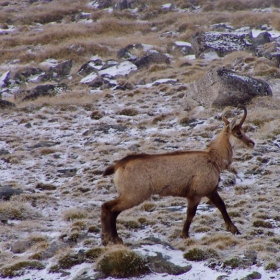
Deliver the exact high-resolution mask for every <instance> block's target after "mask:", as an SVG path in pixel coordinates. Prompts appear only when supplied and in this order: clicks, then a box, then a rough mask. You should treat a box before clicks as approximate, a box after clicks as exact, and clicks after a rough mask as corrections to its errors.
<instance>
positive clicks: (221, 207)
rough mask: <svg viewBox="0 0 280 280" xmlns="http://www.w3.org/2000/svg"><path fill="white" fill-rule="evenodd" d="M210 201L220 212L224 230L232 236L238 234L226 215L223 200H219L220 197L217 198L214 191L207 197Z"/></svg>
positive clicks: (216, 193)
mask: <svg viewBox="0 0 280 280" xmlns="http://www.w3.org/2000/svg"><path fill="white" fill-rule="evenodd" d="M207 197H208V198H209V199H210V201H211V202H212V203H213V204H214V205H215V206H216V207H217V208H218V209H219V210H220V212H221V213H222V215H223V218H224V221H225V223H226V229H227V230H229V231H230V232H231V233H232V234H240V232H239V230H238V229H237V227H236V226H235V225H234V224H233V222H232V221H231V219H230V217H229V215H228V213H227V209H226V206H225V203H224V202H223V200H222V199H221V197H220V196H219V194H218V192H217V191H215V192H213V193H212V194H211V195H208V196H207Z"/></svg>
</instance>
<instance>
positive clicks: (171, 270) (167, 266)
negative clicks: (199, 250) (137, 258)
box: [147, 252, 192, 275]
mask: <svg viewBox="0 0 280 280" xmlns="http://www.w3.org/2000/svg"><path fill="white" fill-rule="evenodd" d="M147 260H148V263H149V268H150V269H151V270H152V272H155V273H167V274H171V275H180V274H183V273H186V272H188V271H190V270H191V268H192V266H191V265H187V266H178V265H175V264H174V263H172V262H169V261H167V260H166V259H165V258H164V257H163V255H162V254H161V253H158V252H157V253H156V256H148V257H147Z"/></svg>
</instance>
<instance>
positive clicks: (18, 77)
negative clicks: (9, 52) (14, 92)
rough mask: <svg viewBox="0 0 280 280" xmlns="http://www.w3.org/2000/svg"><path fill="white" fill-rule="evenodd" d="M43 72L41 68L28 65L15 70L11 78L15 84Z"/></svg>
mask: <svg viewBox="0 0 280 280" xmlns="http://www.w3.org/2000/svg"><path fill="white" fill-rule="evenodd" d="M43 72H44V71H43V70H42V69H41V68H34V67H28V68H25V69H22V70H19V71H17V72H16V73H15V75H14V77H13V79H14V80H15V82H16V83H17V84H21V83H26V82H27V81H28V79H29V78H30V77H32V76H35V75H39V74H42V73H43Z"/></svg>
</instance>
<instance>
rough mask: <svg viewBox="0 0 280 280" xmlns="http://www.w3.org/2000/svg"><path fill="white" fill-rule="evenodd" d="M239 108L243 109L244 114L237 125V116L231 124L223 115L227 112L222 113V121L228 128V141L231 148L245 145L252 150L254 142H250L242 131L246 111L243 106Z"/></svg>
mask: <svg viewBox="0 0 280 280" xmlns="http://www.w3.org/2000/svg"><path fill="white" fill-rule="evenodd" d="M240 108H241V109H243V111H244V114H243V117H242V119H241V121H240V122H239V123H237V119H238V116H236V117H235V118H234V119H233V120H232V121H231V122H230V121H229V120H228V119H227V118H226V116H225V115H226V114H227V113H228V111H226V112H225V113H223V115H222V120H223V121H224V123H225V125H226V127H227V128H228V133H229V141H230V143H231V146H232V147H236V146H242V145H243V146H244V145H245V146H247V147H250V148H253V147H254V146H255V143H254V141H252V140H251V139H250V138H249V137H248V136H246V134H245V133H244V131H243V129H242V125H243V123H244V121H245V119H246V117H247V109H246V107H243V106H242V107H240Z"/></svg>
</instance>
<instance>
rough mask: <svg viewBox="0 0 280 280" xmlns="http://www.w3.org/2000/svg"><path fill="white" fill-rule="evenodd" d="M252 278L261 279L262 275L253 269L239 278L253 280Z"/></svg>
mask: <svg viewBox="0 0 280 280" xmlns="http://www.w3.org/2000/svg"><path fill="white" fill-rule="evenodd" d="M253 279H262V275H261V274H260V273H259V272H257V271H253V272H252V273H250V274H248V275H246V276H245V277H244V278H242V279H241V280H253Z"/></svg>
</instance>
